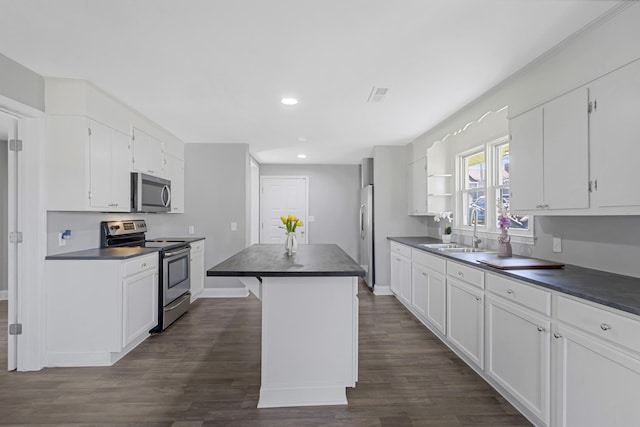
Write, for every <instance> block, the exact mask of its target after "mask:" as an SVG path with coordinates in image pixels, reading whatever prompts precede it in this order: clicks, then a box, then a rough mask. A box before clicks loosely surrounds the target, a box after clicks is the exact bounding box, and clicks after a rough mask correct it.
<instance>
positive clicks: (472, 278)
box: [447, 260, 484, 289]
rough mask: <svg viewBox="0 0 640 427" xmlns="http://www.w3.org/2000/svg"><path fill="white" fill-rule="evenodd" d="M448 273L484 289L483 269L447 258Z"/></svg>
mask: <svg viewBox="0 0 640 427" xmlns="http://www.w3.org/2000/svg"><path fill="white" fill-rule="evenodd" d="M447 274H448V275H449V276H451V277H455V278H456V279H458V280H463V281H465V282H467V283H469V284H471V285H473V286H475V287H477V288H480V289H484V272H483V271H482V270H478V269H476V268H473V267H467V266H466V265H464V264H460V263H457V262H455V261H449V260H447Z"/></svg>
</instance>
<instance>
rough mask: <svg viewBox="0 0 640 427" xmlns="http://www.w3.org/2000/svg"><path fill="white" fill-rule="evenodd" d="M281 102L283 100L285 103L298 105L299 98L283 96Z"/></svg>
mask: <svg viewBox="0 0 640 427" xmlns="http://www.w3.org/2000/svg"><path fill="white" fill-rule="evenodd" d="M280 102H282V103H283V104H284V105H296V104H297V103H298V100H297V99H295V98H282V99H281V100H280Z"/></svg>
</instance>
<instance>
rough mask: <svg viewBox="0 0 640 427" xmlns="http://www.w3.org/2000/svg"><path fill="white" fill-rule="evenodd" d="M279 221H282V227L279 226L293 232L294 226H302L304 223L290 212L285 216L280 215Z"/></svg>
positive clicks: (294, 230)
mask: <svg viewBox="0 0 640 427" xmlns="http://www.w3.org/2000/svg"><path fill="white" fill-rule="evenodd" d="M280 221H282V224H284V227H280V228H285V229H286V230H287V233H295V232H296V227H302V226H303V225H304V224H303V223H302V221H300V220H299V219H298V217H296V216H295V215H291V214H289V215H287V216H284V215H283V216H281V217H280Z"/></svg>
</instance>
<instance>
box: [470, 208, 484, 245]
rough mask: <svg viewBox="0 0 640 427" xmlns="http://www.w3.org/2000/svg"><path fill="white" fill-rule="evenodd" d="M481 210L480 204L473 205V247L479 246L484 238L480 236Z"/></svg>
mask: <svg viewBox="0 0 640 427" xmlns="http://www.w3.org/2000/svg"><path fill="white" fill-rule="evenodd" d="M479 211H480V208H479V207H478V206H471V221H472V222H473V240H472V241H471V247H473V248H478V245H479V244H480V243H481V242H482V239H481V238H479V237H478V212H479ZM474 218H475V220H474Z"/></svg>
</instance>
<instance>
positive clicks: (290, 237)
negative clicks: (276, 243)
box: [284, 233, 298, 256]
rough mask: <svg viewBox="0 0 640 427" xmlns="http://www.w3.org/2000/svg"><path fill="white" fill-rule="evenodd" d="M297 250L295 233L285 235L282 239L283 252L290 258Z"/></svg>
mask: <svg viewBox="0 0 640 427" xmlns="http://www.w3.org/2000/svg"><path fill="white" fill-rule="evenodd" d="M297 249H298V240H297V239H296V233H287V235H286V236H285V239H284V250H285V252H286V253H287V255H289V256H291V255H293V254H294V253H296V250H297Z"/></svg>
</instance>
